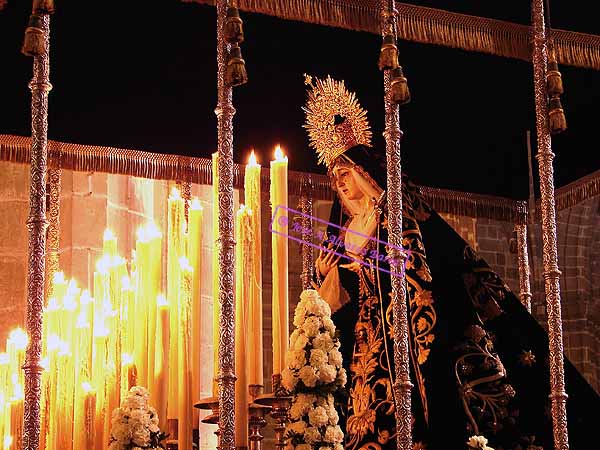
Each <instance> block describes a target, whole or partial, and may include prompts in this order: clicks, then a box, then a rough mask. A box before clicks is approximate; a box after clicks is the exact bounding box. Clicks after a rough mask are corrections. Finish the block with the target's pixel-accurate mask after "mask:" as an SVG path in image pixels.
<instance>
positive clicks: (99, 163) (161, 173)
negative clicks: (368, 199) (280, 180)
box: [0, 134, 333, 199]
mask: <svg viewBox="0 0 600 450" xmlns="http://www.w3.org/2000/svg"><path fill="white" fill-rule="evenodd" d="M30 147H31V139H30V138H28V137H23V136H12V135H5V134H0V161H8V162H13V163H19V164H29V162H30V160H31V158H30ZM48 165H49V166H50V167H57V168H58V167H60V168H62V169H70V170H76V171H81V172H105V173H112V174H119V175H129V176H134V177H141V178H149V179H153V180H175V181H179V182H190V183H195V184H212V161H211V160H210V159H208V158H194V157H190V156H178V155H167V154H162V153H150V152H143V151H139V150H128V149H119V148H111V147H100V146H92V145H78V144H69V143H64V142H56V141H48ZM244 171H245V167H244V166H243V165H240V164H234V166H233V185H234V187H235V188H236V189H243V187H244ZM269 175H270V171H269V169H268V168H263V169H262V171H261V184H262V189H263V192H268V190H269V186H270V180H269ZM288 180H289V188H288V192H289V194H290V195H300V193H301V188H302V180H303V173H302V172H296V171H290V172H289V176H288ZM313 187H314V191H313V192H314V195H315V198H319V199H332V198H333V191H332V190H331V183H330V181H329V178H328V177H327V176H325V175H313Z"/></svg>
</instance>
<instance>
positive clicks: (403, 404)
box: [381, 0, 412, 450]
mask: <svg viewBox="0 0 600 450" xmlns="http://www.w3.org/2000/svg"><path fill="white" fill-rule="evenodd" d="M382 5H383V8H382V20H381V32H382V35H384V36H385V35H389V34H392V35H393V36H394V41H395V38H396V23H395V20H396V15H395V1H394V0H389V1H386V2H382ZM391 80H392V75H391V70H386V71H385V72H384V88H385V132H384V136H385V150H386V157H387V202H388V211H389V212H388V224H389V243H390V244H392V245H393V246H395V247H397V248H401V247H402V175H401V165H400V139H401V137H402V131H401V130H400V115H399V111H398V105H397V104H396V103H395V102H394V101H393V100H392V93H391ZM388 254H389V256H390V258H391V261H392V264H391V265H390V269H391V273H392V277H391V278H392V280H391V281H392V304H393V305H394V306H393V313H394V364H395V375H396V381H395V383H394V391H395V394H396V432H397V443H398V450H411V449H412V428H411V419H412V412H411V392H410V390H411V388H412V383H411V382H410V362H409V361H410V360H409V350H408V311H407V305H406V285H405V279H404V270H403V268H404V261H405V260H406V254H405V253H404V252H403V251H401V250H397V249H396V248H390V249H389V251H388Z"/></svg>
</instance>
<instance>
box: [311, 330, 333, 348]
mask: <svg viewBox="0 0 600 450" xmlns="http://www.w3.org/2000/svg"><path fill="white" fill-rule="evenodd" d="M313 347H314V348H318V349H320V350H323V351H324V352H325V353H329V352H330V351H331V350H333V348H334V343H333V339H331V336H330V335H329V333H319V334H317V335H316V336H315V338H314V339H313Z"/></svg>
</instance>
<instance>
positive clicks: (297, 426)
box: [288, 420, 307, 434]
mask: <svg viewBox="0 0 600 450" xmlns="http://www.w3.org/2000/svg"><path fill="white" fill-rule="evenodd" d="M306 425H307V424H306V422H305V421H304V420H299V421H298V422H293V423H292V424H290V425H289V426H288V430H290V431H292V432H293V433H295V434H303V433H304V430H306Z"/></svg>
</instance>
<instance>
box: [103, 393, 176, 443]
mask: <svg viewBox="0 0 600 450" xmlns="http://www.w3.org/2000/svg"><path fill="white" fill-rule="evenodd" d="M148 397H149V394H148V390H147V389H146V388H143V387H141V386H134V387H132V388H131V389H130V390H129V393H128V394H127V397H126V398H125V399H124V400H123V401H122V402H121V406H120V407H119V408H115V409H114V410H113V413H112V420H111V431H110V443H109V447H108V449H109V450H142V449H159V448H162V449H164V448H165V447H164V446H163V445H162V441H163V440H164V439H165V438H166V437H167V435H166V434H165V433H163V432H162V431H160V428H159V427H158V413H157V412H156V410H155V409H154V408H153V407H152V406H149V405H148Z"/></svg>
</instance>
